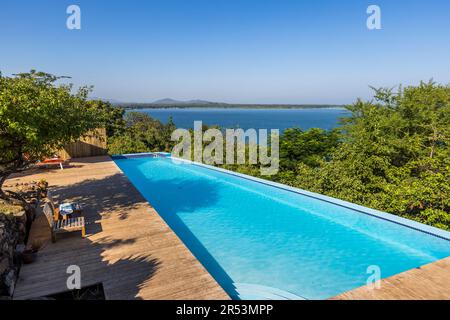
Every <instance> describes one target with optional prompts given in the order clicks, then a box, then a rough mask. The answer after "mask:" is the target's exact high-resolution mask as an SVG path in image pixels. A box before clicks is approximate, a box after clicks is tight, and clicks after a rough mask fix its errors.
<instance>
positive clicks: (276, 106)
mask: <svg viewBox="0 0 450 320" xmlns="http://www.w3.org/2000/svg"><path fill="white" fill-rule="evenodd" d="M116 106H118V107H122V108H124V109H127V110H130V109H133V110H139V109H330V108H344V107H345V105H331V104H324V105H318V104H299V105H294V104H221V103H211V104H153V103H142V104H140V103H123V104H116Z"/></svg>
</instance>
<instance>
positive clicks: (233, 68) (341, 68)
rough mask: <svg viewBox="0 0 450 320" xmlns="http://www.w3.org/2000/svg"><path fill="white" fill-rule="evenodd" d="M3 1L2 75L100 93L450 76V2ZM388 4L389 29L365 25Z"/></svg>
mask: <svg viewBox="0 0 450 320" xmlns="http://www.w3.org/2000/svg"><path fill="white" fill-rule="evenodd" d="M71 4H73V3H72V1H66V0H63V1H57V2H55V1H51V0H42V1H39V2H37V1H31V0H15V1H2V3H1V4H0V35H1V38H2V50H0V61H1V64H0V71H1V72H3V74H5V75H11V74H13V73H18V72H26V71H29V70H30V69H36V70H40V71H45V72H49V73H53V74H56V75H66V76H71V77H72V79H71V81H70V82H73V83H74V84H75V85H76V86H79V85H93V86H94V87H95V90H94V92H93V93H92V96H95V97H101V98H103V99H112V100H116V101H120V102H131V103H148V102H151V101H155V100H158V99H163V98H166V97H168V98H172V99H176V100H193V99H202V100H208V101H216V102H224V103H230V104H233V103H234V104H335V105H342V104H349V103H352V102H354V101H355V100H356V99H357V98H362V99H370V97H371V96H372V90H371V89H370V88H369V86H374V87H394V86H397V85H400V84H402V85H405V86H406V85H416V84H418V83H419V81H421V80H423V81H428V80H430V79H431V78H433V79H434V80H435V81H436V82H439V83H443V84H448V83H450V59H448V57H449V56H450V32H449V30H450V19H448V17H447V16H448V12H450V2H449V1H445V0H431V1H421V0H409V1H406V0H399V1H387V0H378V1H375V2H373V1H366V0H362V1H351V0H348V1H339V2H337V1H332V0H320V1H300V0H286V1H283V2H280V1H275V0H267V1H259V0H248V1H229V0H228V1H225V0H217V1H213V2H212V1H207V0H190V1H181V0H153V1H143V0H136V1H133V2H127V1H113V2H108V1H105V0H97V1H87V0H80V1H77V2H76V4H77V5H78V6H79V7H80V8H81V30H69V29H68V28H67V27H66V20H67V18H68V16H69V15H68V14H67V13H66V9H67V7H68V6H69V5H71ZM371 4H376V5H378V6H379V7H380V8H381V23H382V29H381V30H369V29H368V28H367V26H366V20H367V17H368V14H367V13H366V10H367V7H368V6H369V5H371Z"/></svg>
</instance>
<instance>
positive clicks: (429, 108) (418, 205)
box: [283, 82, 450, 229]
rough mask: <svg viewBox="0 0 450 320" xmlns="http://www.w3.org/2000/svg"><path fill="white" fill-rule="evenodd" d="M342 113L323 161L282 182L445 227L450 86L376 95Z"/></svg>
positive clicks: (449, 198)
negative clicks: (338, 135)
mask: <svg viewBox="0 0 450 320" xmlns="http://www.w3.org/2000/svg"><path fill="white" fill-rule="evenodd" d="M348 109H349V110H350V111H351V112H352V116H351V117H350V118H349V119H347V120H346V121H345V123H344V125H343V134H342V143H341V144H340V145H339V147H338V148H336V149H335V150H334V151H333V152H332V153H331V154H330V160H329V161H327V160H323V161H321V163H320V165H319V166H318V167H311V166H308V165H307V164H306V163H303V162H302V163H299V165H298V167H297V175H296V177H295V179H294V180H290V181H283V182H287V183H289V184H291V185H295V186H298V187H301V188H306V189H309V190H312V191H316V192H319V193H324V194H328V195H330V196H334V197H337V198H341V199H345V200H348V201H351V202H355V203H359V204H362V205H365V206H369V207H372V208H376V209H380V210H384V211H387V212H391V213H394V214H398V215H401V216H405V217H408V218H411V219H414V220H417V221H420V222H423V223H428V224H431V225H434V226H437V227H440V228H443V229H450V214H449V213H450V187H449V186H450V87H449V86H440V85H436V84H435V83H432V82H429V83H421V84H420V85H419V86H417V87H407V88H405V89H404V90H400V92H399V93H396V94H394V93H393V92H392V90H387V89H379V90H376V92H375V101H374V102H362V101H357V102H356V103H355V104H353V105H351V106H348Z"/></svg>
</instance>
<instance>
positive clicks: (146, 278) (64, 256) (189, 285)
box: [6, 157, 229, 299]
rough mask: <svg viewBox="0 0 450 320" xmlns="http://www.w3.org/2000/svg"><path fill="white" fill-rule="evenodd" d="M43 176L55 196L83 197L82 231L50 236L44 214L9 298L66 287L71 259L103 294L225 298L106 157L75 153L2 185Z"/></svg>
mask: <svg viewBox="0 0 450 320" xmlns="http://www.w3.org/2000/svg"><path fill="white" fill-rule="evenodd" d="M41 178H44V179H47V181H48V182H49V183H50V187H51V189H52V190H53V191H54V192H53V194H54V196H55V199H56V200H57V201H59V200H69V199H70V200H76V201H78V202H80V203H82V204H84V207H85V209H84V216H85V219H86V232H87V238H85V239H82V238H81V236H80V235H79V234H77V233H73V234H68V235H67V236H58V239H57V242H56V243H51V241H50V232H49V230H48V229H47V228H48V227H47V222H46V221H45V217H44V216H43V215H41V216H40V217H39V218H38V219H37V220H36V221H35V222H34V224H33V227H32V232H31V235H30V237H31V238H30V239H31V240H30V241H29V243H31V242H32V241H33V239H42V240H44V241H45V246H44V248H43V249H41V251H39V255H38V260H37V261H36V262H34V263H33V264H29V265H24V266H23V267H22V269H21V271H20V277H19V280H18V282H17V284H16V290H15V293H14V299H29V298H36V297H41V296H47V295H50V294H55V293H59V292H64V291H66V290H67V287H66V281H67V277H68V276H69V274H67V273H66V271H67V267H68V266H70V265H78V266H79V267H80V268H81V280H82V286H88V285H91V284H96V283H100V282H101V283H102V284H103V288H104V290H105V295H106V298H107V299H229V297H228V295H227V294H226V293H225V292H224V291H223V289H222V288H221V287H220V286H219V285H218V284H217V282H216V281H215V280H214V279H213V278H212V276H211V275H210V274H209V273H208V272H207V271H206V270H205V269H204V268H203V266H202V265H201V264H200V262H199V261H198V260H197V259H196V258H195V257H194V256H193V255H192V254H191V252H190V251H189V250H188V249H187V248H186V247H185V246H184V244H183V243H182V242H181V240H179V238H178V237H177V236H176V235H175V233H174V232H173V231H172V230H171V229H170V228H169V227H168V226H167V225H166V223H165V222H164V221H163V220H162V218H161V217H160V216H159V215H158V214H157V212H156V211H155V210H154V209H153V208H152V207H151V206H150V205H149V204H148V203H147V201H145V199H143V198H142V196H141V195H140V194H139V192H138V191H137V190H136V189H135V188H134V187H133V185H132V184H131V183H130V182H129V180H128V179H127V178H126V177H125V176H124V174H123V173H122V172H121V171H120V169H119V168H118V167H117V166H116V165H115V163H114V162H113V161H112V160H111V159H110V158H109V157H94V158H86V159H78V160H77V161H76V160H74V161H72V162H71V166H70V167H68V168H65V169H64V170H59V169H55V170H51V171H48V170H37V171H35V172H34V174H32V175H24V176H22V177H18V178H14V179H10V180H8V181H7V182H6V184H7V185H8V184H14V183H16V182H26V181H30V180H38V179H41ZM174 201H176V199H174Z"/></svg>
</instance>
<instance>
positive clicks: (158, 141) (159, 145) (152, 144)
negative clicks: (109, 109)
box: [108, 112, 176, 154]
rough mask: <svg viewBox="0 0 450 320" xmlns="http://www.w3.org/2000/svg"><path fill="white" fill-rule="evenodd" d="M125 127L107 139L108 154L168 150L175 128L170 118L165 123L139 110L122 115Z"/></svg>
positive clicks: (170, 146)
mask: <svg viewBox="0 0 450 320" xmlns="http://www.w3.org/2000/svg"><path fill="white" fill-rule="evenodd" d="M124 121H125V129H124V132H123V133H118V134H115V135H114V136H112V137H111V138H109V139H108V151H109V153H110V154H125V153H135V152H155V151H170V150H171V149H172V146H173V142H172V141H171V139H170V136H171V134H172V132H173V130H175V129H176V127H175V125H174V123H173V121H172V119H169V121H168V123H167V124H163V123H162V122H161V121H158V120H155V119H153V118H152V117H150V116H149V115H147V114H145V113H141V112H128V113H126V114H125V117H124Z"/></svg>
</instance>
